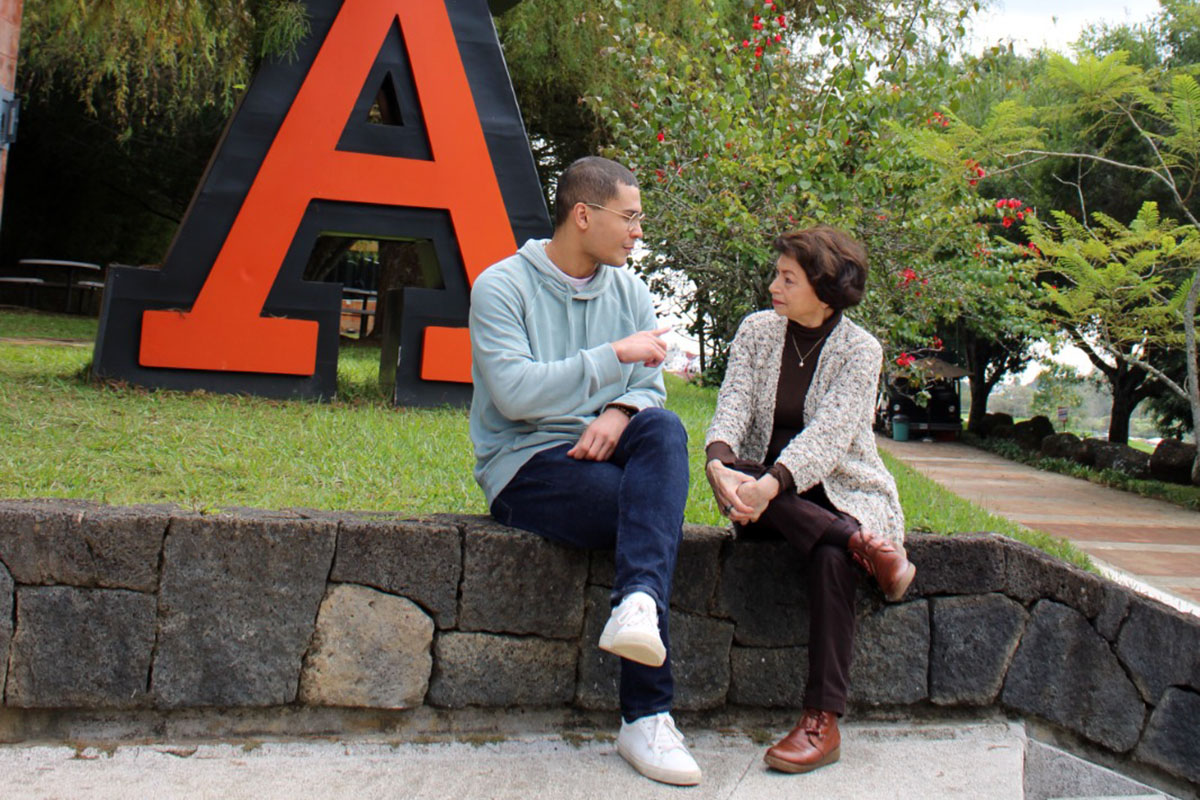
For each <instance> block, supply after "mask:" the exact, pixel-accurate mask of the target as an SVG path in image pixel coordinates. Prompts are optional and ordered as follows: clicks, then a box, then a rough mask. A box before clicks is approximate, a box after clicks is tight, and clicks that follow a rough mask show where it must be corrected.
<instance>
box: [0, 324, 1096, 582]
mask: <svg viewBox="0 0 1200 800" xmlns="http://www.w3.org/2000/svg"><path fill="white" fill-rule="evenodd" d="M95 330H96V322H95V320H88V319H81V318H78V317H64V316H60V315H51V314H31V313H24V312H16V311H7V310H4V311H0V431H3V439H2V440H0V441H2V444H0V497H5V498H29V497H73V498H87V499H93V500H99V501H102V502H105V503H112V504H116V505H128V504H135V503H147V502H171V503H178V504H179V505H181V506H184V507H186V508H191V509H197V510H205V509H217V508H220V507H224V506H251V507H256V508H266V509H278V508H288V507H299V508H320V509H347V510H364V511H365V510H378V511H394V512H398V513H401V514H405V515H420V514H429V513H435V512H459V513H479V514H482V513H486V510H487V509H486V508H485V507H484V502H483V495H482V493H481V492H480V490H479V488H478V487H477V486H476V484H475V481H474V479H473V477H472V475H471V469H472V466H473V464H474V457H473V455H472V450H471V443H470V440H469V438H468V436H467V413H466V410H465V409H457V408H437V409H418V408H393V407H391V406H389V405H388V403H387V401H386V398H385V395H384V393H383V392H381V391H380V390H379V389H378V386H377V385H376V379H377V375H378V363H379V351H378V349H377V348H373V347H370V346H352V347H344V348H343V349H342V353H341V357H340V359H339V362H338V392H339V399H338V400H337V401H335V402H332V403H314V402H304V401H279V400H267V399H262V398H257V397H235V396H228V395H217V394H207V393H203V392H195V393H182V392H172V391H146V390H143V389H138V388H134V387H125V386H113V385H98V384H95V383H90V382H89V381H88V380H87V379H86V370H87V366H88V364H89V363H90V361H91V356H92V351H91V349H90V348H88V347H71V346H61V345H49V344H28V343H13V342H5V341H2V339H3V338H56V339H80V340H84V341H87V340H90V339H92V338H93V337H94V336H95ZM667 381H668V384H667V392H668V402H667V406H668V408H670V409H671V410H673V411H674V412H675V413H677V414H678V415H679V417H680V419H682V420H683V423H684V425H685V427H686V428H687V431H688V436H689V438H690V453H691V472H692V485H691V492H690V494H689V496H688V505H687V512H686V516H687V520H688V521H689V522H696V523H703V524H713V525H723V524H724V523H725V520H724V518H723V517H721V516H720V515H719V514H718V512H717V508H716V504H715V503H714V502H713V500H712V494H711V492H710V491H709V489H708V483H707V481H706V480H705V478H704V464H703V459H704V454H703V449H702V444H703V441H704V431H705V428H706V427H707V425H708V421H709V419H710V417H711V416H712V411H713V407H714V405H715V403H716V390H715V389H713V388H701V387H697V386H692V385H690V384H687V383H684V382H683V381H681V380H679V379H678V378H675V377H674V376H670V375H668V376H667ZM885 458H886V457H885ZM887 464H888V468H889V469H890V470H892V472H893V474H894V475H895V476H896V480H897V483H898V485H899V487H900V495H901V501H902V503H903V505H904V510H905V514H906V515H907V518H908V524H909V527H910V528H911V529H914V530H923V531H932V532H939V533H951V532H959V531H980V530H991V531H997V532H1001V533H1005V534H1009V535H1011V536H1014V537H1015V538H1019V539H1022V540H1024V541H1028V542H1030V543H1031V544H1034V545H1036V546H1038V547H1042V548H1043V549H1046V550H1048V551H1050V552H1053V553H1055V554H1056V555H1060V556H1063V557H1065V558H1068V559H1069V560H1072V561H1074V562H1076V563H1081V564H1082V563H1086V558H1085V557H1084V556H1083V555H1082V554H1080V553H1079V552H1078V551H1076V550H1074V548H1071V547H1070V545H1067V544H1066V543H1064V542H1061V540H1055V539H1053V538H1052V537H1049V536H1046V535H1045V534H1039V533H1032V532H1030V531H1027V530H1026V529H1024V528H1021V527H1019V526H1017V525H1014V524H1013V523H1011V522H1009V521H1007V520H1004V519H1001V518H999V517H996V516H993V515H991V514H989V513H987V512H985V511H983V510H982V509H980V508H979V507H977V506H974V505H972V504H971V503H968V502H967V501H965V500H962V499H960V498H958V497H956V496H954V495H952V494H950V493H949V492H947V491H946V490H944V489H942V488H941V487H940V486H938V485H937V484H935V483H933V482H932V481H929V480H928V479H926V478H924V477H923V476H921V475H919V474H917V473H916V472H914V471H912V470H911V469H909V468H907V467H905V466H904V465H903V464H900V463H898V462H895V461H893V460H891V459H887Z"/></svg>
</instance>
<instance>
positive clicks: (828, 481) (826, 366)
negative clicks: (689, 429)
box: [704, 311, 904, 542]
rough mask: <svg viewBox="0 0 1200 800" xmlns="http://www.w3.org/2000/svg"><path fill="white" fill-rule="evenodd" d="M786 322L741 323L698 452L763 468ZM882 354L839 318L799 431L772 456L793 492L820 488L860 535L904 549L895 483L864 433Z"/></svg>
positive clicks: (771, 317)
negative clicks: (722, 452) (728, 455)
mask: <svg viewBox="0 0 1200 800" xmlns="http://www.w3.org/2000/svg"><path fill="white" fill-rule="evenodd" d="M786 332H787V318H786V317H782V316H780V315H779V314H776V313H775V312H774V311H759V312H757V313H755V314H751V315H750V316H748V317H746V318H745V319H744V320H742V324H741V326H739V327H738V331H737V335H736V336H734V339H733V345H732V347H731V348H730V352H729V366H728V369H727V370H726V372H725V382H724V383H722V384H721V391H720V393H719V394H718V395H717V411H716V414H714V415H713V420H712V424H711V425H709V427H708V435H707V436H706V437H705V442H704V444H705V446H706V447H707V446H708V445H709V444H711V443H712V442H718V441H719V442H725V443H726V444H728V445H729V446H730V447H732V448H733V451H734V452H735V453H736V454H737V455H738V457H739V458H745V459H749V460H751V461H760V462H761V461H762V460H763V459H764V458H766V455H767V445H768V443H769V442H770V439H771V429H772V428H773V427H774V424H775V394H776V391H777V390H778V385H779V367H780V362H781V360H782V358H783V346H784V336H785V334H786ZM882 364H883V350H882V348H880V346H879V342H878V341H876V339H875V337H874V336H872V335H871V334H869V333H867V332H866V331H865V330H863V329H862V328H860V327H859V326H858V325H855V324H854V323H853V322H851V321H850V320H848V319H846V318H845V317H842V321H841V322H839V323H838V324H837V326H836V327H834V329H833V330H832V331H830V333H829V338H828V339H827V340H826V342H825V346H824V348H822V350H821V355H820V360H819V361H818V362H817V368H816V371H815V372H814V374H813V379H812V385H811V386H810V387H809V389H808V396H807V397H806V398H805V400H804V430H802V431H801V432H800V433H799V434H797V435H796V437H795V438H794V439H792V441H791V442H789V443H788V446H787V447H785V448H784V449H783V452H782V453H780V455H779V459H778V461H779V463H780V464H783V465H784V466H785V467H787V468H788V470H789V471H790V472H791V473H792V477H793V478H795V480H796V492H797V493H800V492H804V491H805V490H807V489H809V488H811V487H813V486H815V485H817V484H818V483H821V484H824V486H825V494H826V495H828V497H829V500H830V501H831V502H832V503H833V504H834V506H836V507H837V508H838V509H840V510H842V511H845V512H846V513H848V514H852V515H853V516H854V517H855V518H856V519H858V521H859V523H860V524H861V525H862V526H863V528H865V529H866V530H869V531H872V532H873V533H877V534H880V535H881V536H885V537H887V538H888V539H890V540H892V541H894V542H903V541H904V512H903V511H901V510H900V499H899V496H898V495H897V493H896V482H895V481H894V480H893V479H892V476H891V473H889V472H888V471H887V468H886V467H884V466H883V461H882V460H880V458H879V452H878V451H877V450H876V448H875V437H874V434H873V433H872V432H871V421H872V418H873V416H874V408H875V395H876V387H877V386H878V382H879V371H880V368H881V367H882Z"/></svg>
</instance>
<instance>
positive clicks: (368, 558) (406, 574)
mask: <svg viewBox="0 0 1200 800" xmlns="http://www.w3.org/2000/svg"><path fill="white" fill-rule="evenodd" d="M461 574H462V535H461V534H460V533H459V529H458V527H457V526H456V525H453V524H449V523H444V522H443V523H437V522H434V523H430V522H412V521H377V520H364V519H343V520H342V521H341V524H340V526H339V527H338V536H337V555H336V556H335V557H334V559H333V572H331V573H330V576H329V579H330V580H331V581H334V582H336V583H357V584H361V585H363V586H373V587H375V588H376V589H380V590H382V591H384V592H388V593H389V594H396V595H401V596H403V597H407V598H408V599H409V600H411V601H413V602H414V603H416V604H417V605H419V606H421V608H423V609H425V611H426V613H428V614H429V615H430V616H432V617H433V619H434V622H436V623H437V624H438V627H440V628H453V627H454V625H455V624H456V623H457V621H458V583H459V578H460V576H461Z"/></svg>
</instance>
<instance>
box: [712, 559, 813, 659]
mask: <svg viewBox="0 0 1200 800" xmlns="http://www.w3.org/2000/svg"><path fill="white" fill-rule="evenodd" d="M725 547H726V549H725V557H724V562H723V563H722V564H721V577H720V582H719V583H718V584H717V603H716V614H717V616H721V617H725V618H727V619H732V620H733V623H734V626H735V627H734V631H733V639H734V641H735V642H737V643H738V644H739V645H742V646H746V647H792V646H795V645H800V644H807V643H808V589H807V587H806V585H805V569H804V562H803V561H801V559H800V557H799V556H798V555H797V554H796V552H795V550H793V549H792V547H791V545H789V544H788V543H787V542H784V541H753V540H744V539H739V540H737V541H733V542H730V543H728V544H727V545H726V546H725Z"/></svg>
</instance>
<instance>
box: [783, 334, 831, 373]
mask: <svg viewBox="0 0 1200 800" xmlns="http://www.w3.org/2000/svg"><path fill="white" fill-rule="evenodd" d="M828 335H829V334H828V333H827V334H825V336H828ZM825 336H822V337H821V338H820V339H817V343H816V344H814V345H813V346H812V347H810V348H808V352H807V353H805V354H804V355H800V345H798V344H796V340H795V339H793V338H792V337H791V336H788V337H787V338H788V341H789V342H791V343H792V349H793V350H795V351H796V358H798V359H800V368H801V369H803V368H804V359H806V358H808V357H809V356H811V355H812V354H813V350H816V349H817V348H818V347H820V346H821V342H823V341H825Z"/></svg>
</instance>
